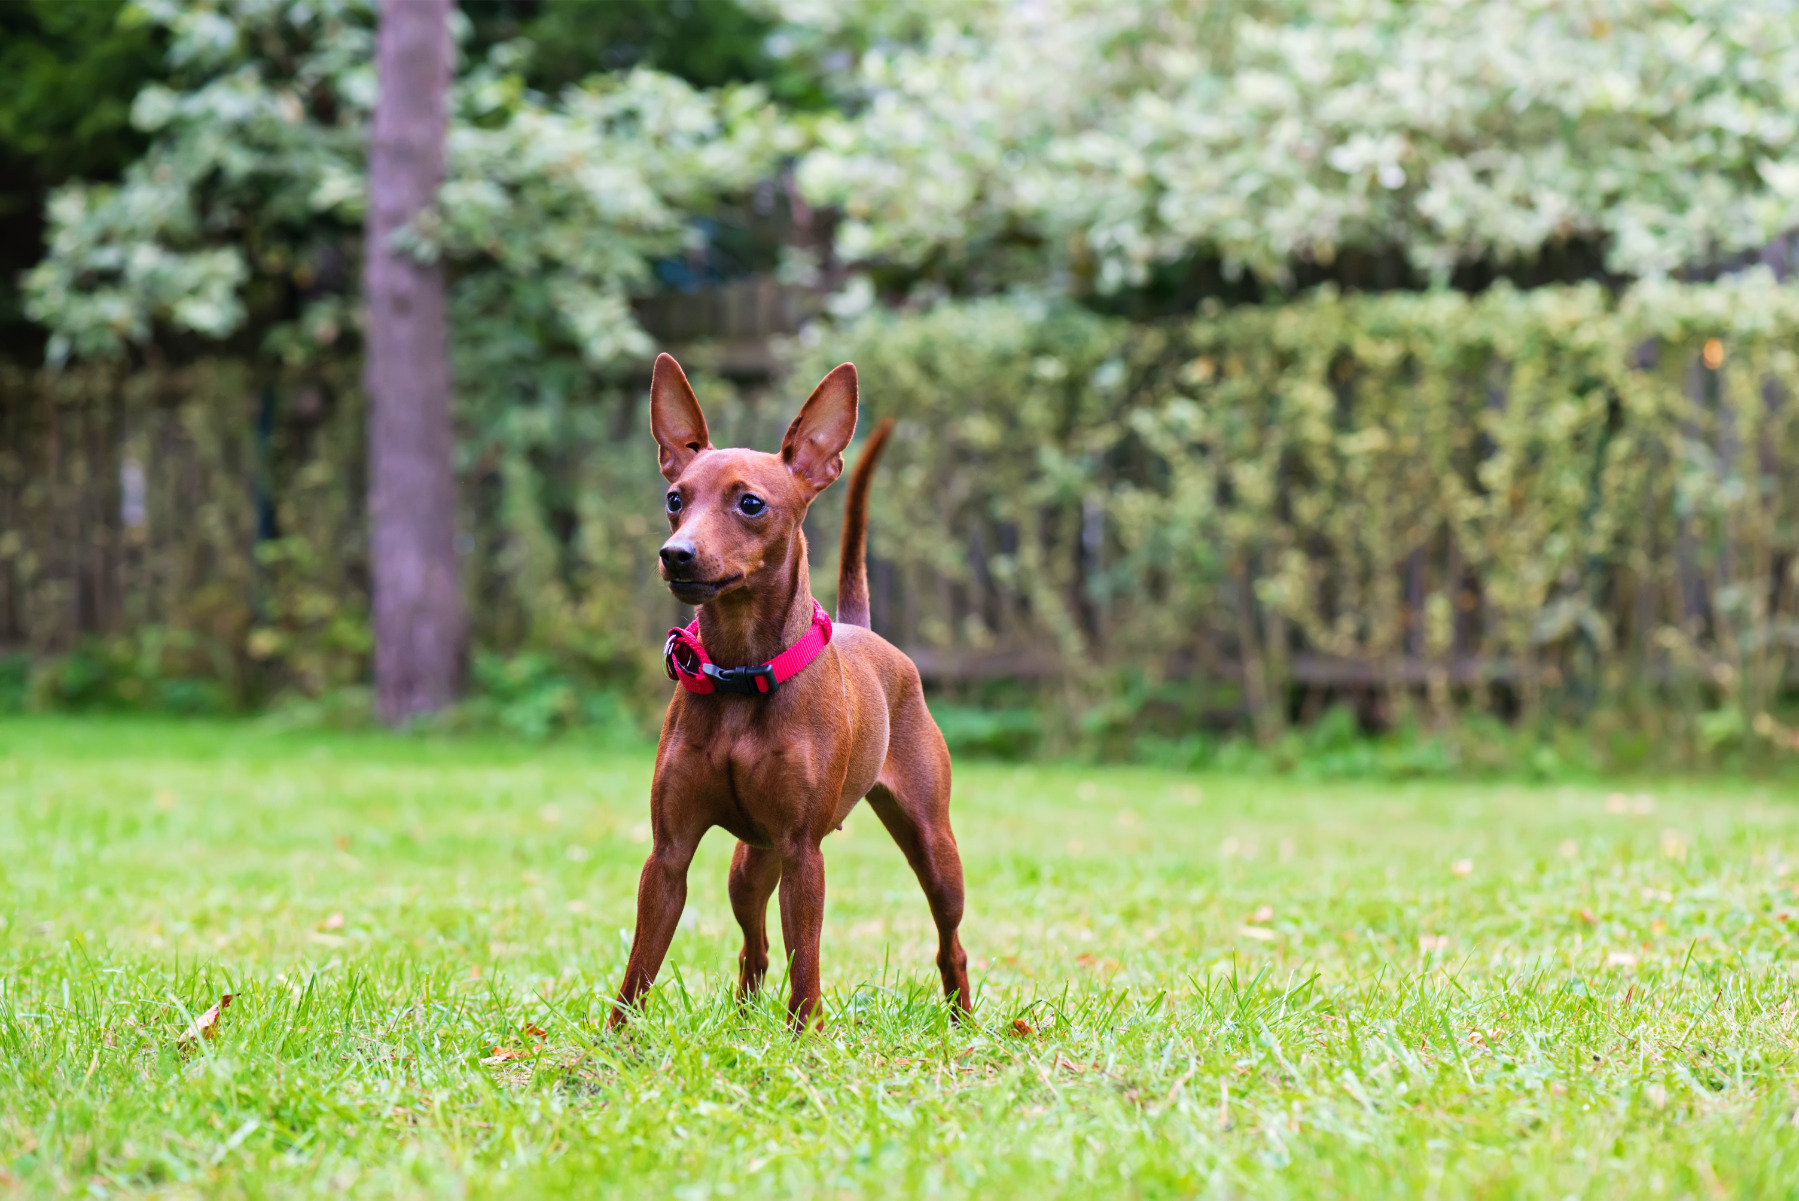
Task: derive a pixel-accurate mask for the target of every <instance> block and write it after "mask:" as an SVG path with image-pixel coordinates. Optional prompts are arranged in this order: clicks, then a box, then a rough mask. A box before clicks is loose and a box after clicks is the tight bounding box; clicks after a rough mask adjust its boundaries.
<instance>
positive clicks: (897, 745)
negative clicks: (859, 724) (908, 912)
mask: <svg viewBox="0 0 1799 1201" xmlns="http://www.w3.org/2000/svg"><path fill="white" fill-rule="evenodd" d="M915 704H916V709H917V712H907V711H902V714H901V717H902V720H900V721H896V722H895V723H894V729H893V735H892V738H891V740H890V741H889V743H888V748H887V763H886V765H885V766H884V767H883V768H882V769H881V778H880V782H879V783H877V784H876V785H875V786H874V789H873V790H872V791H870V792H869V794H868V804H869V807H870V808H871V809H873V810H874V811H875V815H876V816H877V817H879V818H880V819H881V824H882V825H884V826H886V827H887V832H888V833H889V834H891V835H893V841H895V842H897V843H898V844H899V847H900V850H901V851H903V852H905V855H906V862H908V863H910V864H911V865H912V872H913V874H914V875H916V876H917V877H918V883H919V885H920V886H921V887H922V888H923V889H924V895H925V901H926V903H927V904H929V905H930V907H931V919H932V920H933V921H934V922H936V924H937V970H938V971H939V972H941V973H942V975H943V994H944V996H946V997H949V998H950V999H951V1001H953V1002H954V1003H955V1004H956V1006H957V1008H958V1009H959V1010H960V1011H961V1012H963V1013H966V1012H968V1011H969V1010H970V1009H971V1007H972V1006H971V998H970V996H969V990H968V954H967V952H965V951H964V950H963V949H962V941H961V938H960V937H959V935H958V933H957V930H958V928H959V927H960V926H961V924H962V856H961V854H960V852H958V851H957V850H956V836H955V834H954V832H953V831H951V829H950V824H949V751H948V750H947V749H946V748H945V747H944V745H943V735H942V734H940V733H938V732H937V727H936V726H935V725H934V724H932V722H931V720H930V717H929V716H928V714H926V713H925V712H924V698H923V697H922V696H919V697H917V698H916V701H915ZM911 709H912V706H910V705H909V706H907V710H911ZM921 718H922V721H921V720H920V719H921Z"/></svg>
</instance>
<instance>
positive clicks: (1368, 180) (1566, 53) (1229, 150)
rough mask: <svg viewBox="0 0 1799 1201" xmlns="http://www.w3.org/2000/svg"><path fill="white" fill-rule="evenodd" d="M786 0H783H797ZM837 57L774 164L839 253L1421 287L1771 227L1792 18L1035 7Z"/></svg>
mask: <svg viewBox="0 0 1799 1201" xmlns="http://www.w3.org/2000/svg"><path fill="white" fill-rule="evenodd" d="M796 2H797V0H796ZM964 12H965V15H964V17H963V18H962V19H961V20H959V21H957V22H954V23H951V22H943V23H940V24H938V25H937V26H936V28H935V30H934V32H933V33H932V34H931V35H930V36H929V37H928V39H926V40H925V41H924V42H923V43H922V44H918V45H894V46H890V47H887V48H884V49H877V50H875V51H874V52H871V53H869V54H867V55H865V56H864V57H863V59H862V62H861V65H860V74H859V83H860V88H861V92H862V102H861V105H860V107H859V109H858V110H857V111H856V112H855V113H854V115H851V116H845V117H843V118H841V119H839V120H837V121H835V122H833V123H830V124H828V125H827V126H826V128H825V129H824V130H823V135H822V136H823V146H822V148H821V149H819V150H818V151H817V152H815V153H813V154H812V155H810V156H809V157H808V159H807V160H806V163H805V165H804V170H803V174H802V180H803V183H804V185H805V187H806V189H807V192H808V195H809V196H810V197H811V198H812V199H813V200H814V201H818V202H830V203H835V204H838V205H841V206H842V207H843V209H844V211H845V212H846V213H847V214H848V217H849V220H848V221H847V222H846V224H845V225H844V227H843V231H842V240H841V250H842V252H843V253H844V254H845V256H847V257H849V258H851V259H857V260H861V261H864V262H868V263H871V264H888V265H894V266H899V267H902V268H906V269H909V270H912V271H914V272H917V273H920V274H923V275H925V276H926V277H928V278H933V279H937V280H941V281H947V282H949V283H951V284H952V286H957V287H966V288H973V289H975V290H981V289H984V288H992V287H1003V286H1008V285H1013V284H1021V283H1022V284H1031V285H1036V286H1045V285H1047V286H1051V287H1054V288H1059V289H1067V290H1071V291H1073V292H1075V293H1077V294H1092V293H1101V294H1103V293H1108V292H1114V291H1117V290H1119V289H1122V288H1126V287H1130V286H1134V285H1137V284H1140V283H1142V282H1143V281H1144V280H1145V279H1146V278H1147V277H1149V275H1150V274H1151V273H1152V272H1154V271H1155V270H1157V269H1158V268H1163V267H1166V266H1168V265H1170V264H1177V263H1180V262H1182V261H1185V260H1189V259H1191V258H1194V257H1201V258H1214V259H1216V260H1219V261H1220V262H1221V264H1222V266H1223V268H1224V269H1225V271H1226V272H1227V273H1230V274H1247V275H1249V276H1252V277H1254V278H1256V279H1257V280H1260V281H1263V282H1265V283H1269V284H1273V285H1275V286H1282V285H1286V284H1289V283H1291V282H1292V281H1293V280H1294V279H1295V278H1296V274H1301V273H1303V272H1305V271H1306V270H1307V269H1308V268H1315V267H1324V268H1328V267H1329V266H1330V265H1331V264H1332V263H1333V262H1334V261H1336V260H1338V259H1340V258H1341V257H1342V256H1344V255H1346V254H1350V253H1360V254H1392V255H1395V256H1397V257H1398V258H1399V260H1400V261H1401V263H1402V264H1403V266H1404V267H1405V268H1407V269H1409V272H1410V273H1412V274H1413V275H1414V277H1415V278H1417V279H1419V280H1421V281H1423V282H1429V281H1436V282H1447V281H1449V280H1450V279H1451V278H1452V276H1453V274H1454V273H1455V272H1456V271H1457V269H1458V268H1461V267H1464V266H1467V265H1469V264H1474V263H1487V264H1494V265H1498V266H1500V267H1504V266H1505V265H1507V264H1516V263H1518V262H1520V261H1523V262H1529V261H1532V260H1536V259H1538V258H1540V257H1541V256H1544V255H1550V254H1555V253H1557V252H1558V251H1560V250H1563V249H1566V248H1568V247H1570V246H1574V245H1580V244H1585V245H1591V246H1594V247H1596V248H1597V255H1598V256H1599V258H1600V260H1601V262H1602V264H1603V267H1604V269H1605V270H1606V271H1608V272H1611V273H1615V274H1617V275H1623V276H1653V275H1660V274H1666V273H1670V272H1674V271H1677V270H1679V269H1681V268H1683V267H1691V266H1694V265H1701V266H1703V265H1710V264H1715V263H1718V262H1720V261H1724V260H1727V259H1729V258H1730V256H1732V255H1736V254H1738V253H1740V252H1744V251H1749V250H1753V249H1755V248H1758V247H1761V246H1763V245H1764V244H1766V243H1767V242H1769V240H1770V239H1772V238H1774V237H1776V236H1778V235H1781V234H1783V233H1785V232H1787V231H1789V230H1792V229H1794V228H1795V227H1799V9H1795V8H1794V7H1793V6H1791V5H1769V4H1761V3H1755V2H1753V0H1682V2H1679V3H1651V2H1649V0H1583V2H1581V3H1575V4H1563V3H1558V2H1555V0H1518V2H1516V3H1475V4H1432V5H1412V4H1401V3H1394V2H1391V0H1330V2H1327V3H1322V4H1320V3H1313V2H1310V0H1306V2H1300V0H1226V2H1225V3H1214V2H1211V0H1039V2H1037V3H1031V4H1016V3H1001V2H997V0H995V2H991V3H987V4H979V5H972V6H969V7H968V8H966V9H965V10H964Z"/></svg>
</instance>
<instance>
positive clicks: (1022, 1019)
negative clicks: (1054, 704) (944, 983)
mask: <svg viewBox="0 0 1799 1201" xmlns="http://www.w3.org/2000/svg"><path fill="white" fill-rule="evenodd" d="M649 768H650V764H649V760H648V758H647V756H646V755H644V754H642V753H620V752H602V751H588V750H584V749H583V748H581V747H580V746H578V745H574V744H560V745H556V746H553V747H551V748H548V749H541V748H527V747H523V746H517V745H507V744H503V743H495V742H479V741H455V742H451V741H432V740H426V739H406V738H390V737H384V736H377V735H324V734H276V733H271V732H269V731H267V730H264V729H260V728H258V727H255V726H248V725H204V724H202V725H188V726H183V725H174V724H158V723H149V722H125V721H86V722H82V721H72V720H54V719H20V720H12V721H8V722H4V723H0V923H3V925H0V986H3V989H4V991H3V992H0V1192H5V1191H8V1190H9V1189H10V1190H16V1191H18V1192H21V1193H25V1194H52V1193H63V1192H67V1193H84V1194H86V1193H96V1194H107V1195H110V1194H115V1193H121V1192H135V1191H164V1192H169V1193H173V1194H177V1195H188V1194H202V1195H262V1194H283V1195H285V1194H291V1193H306V1192H318V1193H323V1192H327V1191H333V1192H335V1191H345V1190H347V1191H349V1192H351V1193H353V1194H360V1195H390V1194H396V1193H397V1194H433V1195H435V1194H445V1195H453V1194H468V1195H477V1196H484V1195H491V1196H501V1195H503V1196H520V1195H530V1194H535V1193H557V1192H567V1193H576V1192H579V1193H583V1194H591V1193H601V1194H607V1193H610V1194H625V1195H633V1196H638V1195H642V1196H658V1195H660V1196H675V1197H683V1198H687V1197H702V1196H727V1195H736V1196H754V1195H782V1196H787V1195H796V1194H797V1195H829V1196H854V1195H874V1196H889V1195H892V1196H919V1195H927V1196H928V1195H938V1196H976V1195H979V1196H984V1197H1013V1196H1030V1197H1033V1198H1049V1197H1059V1196H1078V1197H1086V1198H1094V1197H1112V1196H1143V1197H1163V1196H1192V1195H1208V1196H1210V1195H1226V1196H1234V1195H1248V1194H1254V1195H1295V1196H1310V1195H1336V1196H1342V1195H1371V1194H1377V1193H1388V1194H1391V1193H1405V1194H1418V1195H1435V1196H1451V1195H1469V1194H1477V1195H1482V1196H1510V1195H1518V1196H1543V1197H1562V1196H1566V1195H1571V1194H1574V1195H1580V1196H1588V1197H1606V1196H1616V1197H1631V1198H1636V1197H1640V1196H1678V1195H1691V1196H1712V1195H1725V1194H1732V1195H1741V1196H1748V1195H1761V1196H1767V1195H1794V1194H1795V1192H1796V1191H1799V1130H1796V1129H1795V1128H1794V1114H1795V1107H1796V1106H1799V1063H1796V1062H1795V1056H1794V1037H1795V1026H1794V1016H1795V1003H1796V1001H1799V996H1796V992H1799V990H1796V988H1795V978H1794V975H1793V965H1792V960H1791V957H1790V954H1789V944H1790V940H1791V936H1790V933H1789V931H1790V927H1791V925H1792V923H1790V922H1789V921H1788V920H1787V917H1788V914H1789V911H1791V912H1794V913H1799V904H1796V902H1795V898H1794V895H1793V891H1794V890H1793V884H1794V877H1792V876H1789V875H1788V874H1787V864H1788V856H1789V855H1793V854H1796V853H1799V850H1796V848H1799V803H1796V798H1795V797H1793V796H1792V795H1790V792H1789V791H1788V790H1787V788H1785V787H1783V786H1777V785H1771V784H1755V783H1752V782H1728V781H1725V782H1716V783H1706V782H1660V783H1656V784H1648V783H1644V782H1642V781H1633V782H1630V783H1629V784H1627V785H1625V786H1624V790H1625V792H1627V793H1628V794H1630V796H1628V797H1622V796H1618V797H1612V798H1611V799H1609V800H1608V794H1609V793H1610V792H1611V791H1612V789H1611V787H1608V786H1605V785H1579V786H1573V785H1540V786H1539V785H1510V784H1491V783H1478V784H1474V783H1470V784H1444V783H1429V784H1422V783H1420V784H1394V785H1375V784H1354V785H1339V784H1319V783H1304V782H1295V781H1290V780H1288V781H1280V780H1252V779H1231V778H1215V777H1206V776H1197V777H1196V776H1183V775H1178V774H1172V773H1160V772H1155V771H1149V770H1135V769H1102V768H1086V767H1077V766H1059V767H1041V766H1000V765H992V764H976V763H970V764H965V765H962V766H961V767H960V768H959V770H958V776H957V784H956V791H957V796H956V808H955V815H956V823H957V830H958V833H959V835H960V839H961V843H962V849H963V855H964V858H965V860H966V863H967V867H968V882H969V905H968V918H967V924H966V926H965V927H964V939H965V941H966V943H967V946H968V948H969V953H970V956H971V959H972V961H973V966H974V967H975V971H974V973H973V975H974V978H975V980H976V981H977V984H976V987H977V990H978V993H979V995H978V998H977V1008H976V1019H975V1020H974V1021H973V1022H971V1023H967V1024H964V1025H962V1026H954V1025H951V1024H950V1023H949V1022H948V1020H947V1014H946V1010H945V1008H944V1007H943V1005H942V1004H941V1002H940V1001H939V1000H938V998H937V997H936V995H935V988H936V985H935V981H934V973H933V971H932V968H931V963H930V956H931V950H932V945H933V944H932V939H931V931H930V927H929V922H928V918H927V914H926V910H925V906H924V902H923V899H922V898H921V896H920V895H919V893H918V890H917V888H916V886H915V885H914V883H913V882H912V880H911V878H910V875H909V874H908V873H907V871H906V868H905V865H904V863H903V861H902V860H901V858H900V856H899V854H898V852H897V851H896V850H895V849H894V847H893V846H892V845H891V843H889V842H888V840H887V838H886V836H885V834H884V833H883V831H882V830H881V828H880V826H879V824H878V823H877V822H876V821H875V820H874V819H873V817H872V815H871V814H869V813H867V812H865V811H858V812H857V814H856V815H855V816H853V817H852V818H851V819H850V821H849V823H848V824H847V826H846V827H845V830H844V832H843V833H842V834H840V835H835V836H833V837H832V838H831V840H830V841H829V842H828V843H827V845H826V858H827V864H828V870H829V902H828V915H827V924H826V929H825V951H824V967H825V979H826V988H827V1008H828V1021H827V1025H826V1028H825V1030H824V1031H823V1032H822V1033H820V1034H815V1035H811V1036H807V1037H802V1038H798V1039H796V1038H794V1037H792V1036H790V1035H789V1034H788V1033H787V1032H786V1031H785V1029H784V1028H783V1026H782V1024H781V1017H782V1015H781V1011H780V998H781V995H782V994H781V991H780V987H779V984H778V982H777V983H776V987H775V988H774V989H773V990H771V992H772V993H773V995H772V996H770V997H769V998H767V1001H766V1003H765V1004H762V1005H760V1006H759V1007H757V1008H755V1009H753V1010H752V1011H751V1012H749V1013H747V1014H740V1013H739V1012H737V1010H736V1009H735V1008H734V1007H733V1006H732V1005H731V1004H730V1003H729V1000H728V995H727V990H728V987H729V985H730V982H731V980H732V978H733V976H732V967H733V963H734V958H735V954H736V946H737V943H736V937H735V929H734V926H733V924H732V922H731V920H730V917H729V910H728V908H727V906H726V903H725V894H724V876H725V866H726V861H727V856H728V854H729V843H728V841H727V840H726V839H725V838H724V836H723V835H722V834H715V835H714V837H713V838H712V839H711V840H709V841H708V842H707V844H706V845H705V846H704V847H703V848H702V850H701V853H700V857H699V859H698V861H697V862H696V864H695V868H694V874H693V879H692V888H691V892H690V896H691V902H690V904H691V908H690V912H689V913H688V916H687V919H686V920H685V922H684V924H683V929H682V931H681V933H680V935H679V936H678V937H677V939H676V941H675V946H674V949H673V952H672V955H671V964H670V966H669V967H667V968H665V969H664V972H663V977H662V984H661V986H660V987H659V988H658V990H657V992H656V993H655V994H654V997H653V1001H652V1004H651V1007H650V1012H649V1013H648V1015H647V1016H646V1017H645V1018H644V1019H643V1020H641V1021H639V1022H637V1023H636V1024H635V1025H634V1026H633V1027H632V1028H631V1030H630V1031H629V1032H628V1033H627V1034H626V1035H624V1036H623V1037H614V1036H610V1035H607V1034H604V1033H602V1032H601V1031H600V1029H599V1022H600V1020H601V1019H602V1018H603V1016H604V1014H605V1012H606V998H607V996H608V995H609V994H610V993H611V991H612V990H613V989H614V988H615V987H616V986H617V983H618V978H619V975H620V971H621V969H622V967H623V964H624V957H625V950H626V947H625V930H626V929H627V928H628V927H629V926H630V924H631V918H632V903H633V895H634V888H635V878H636V872H637V868H638V865H639V863H640V862H641V858H642V855H643V853H644V850H645V845H644V840H645V837H646V822H645V819H646V813H647V802H646V799H645V797H646V790H647V784H648V780H649ZM1639 793H1648V794H1652V799H1651V798H1638V797H1637V796H1636V794H1639ZM1614 810H1622V812H1615V811H1614ZM333 915H341V918H339V917H336V916H333ZM340 923H341V924H340ZM221 993H234V994H235V995H236V1000H235V1002H234V1003H233V1004H232V1005H231V1007H230V1008H229V1009H228V1010H226V1011H225V1014H224V1016H223V1018H222V1020H221V1023H220V1033H219V1037H218V1038H217V1039H216V1040H215V1041H212V1042H207V1043H203V1044H202V1045H201V1046H199V1047H198V1048H197V1049H194V1050H190V1051H186V1052H184V1051H183V1050H182V1049H181V1048H180V1046H179V1045H178V1044H179V1040H180V1036H181V1034H182V1032H183V1030H184V1029H185V1028H186V1027H187V1026H188V1025H189V1023H190V1022H191V1021H192V1020H193V1018H194V1017H195V1016H196V1015H198V1014H200V1013H201V1012H202V1011H203V1010H205V1009H206V1008H207V1007H208V1006H209V1005H211V1004H212V1003H213V1002H215V1001H216V1000H217V999H218V997H219V995H220V994H221ZM1015 1023H1016V1024H1015ZM527 1027H531V1028H535V1029H538V1030H542V1031H544V1032H545V1037H543V1038H539V1037H537V1036H536V1035H535V1034H533V1033H531V1032H530V1031H529V1030H527V1029H526V1028H527ZM1026 1028H1028V1033H1024V1032H1022V1031H1023V1030H1024V1029H1026ZM496 1046H497V1047H500V1048H502V1050H503V1053H502V1054H500V1055H496V1054H495V1048H496Z"/></svg>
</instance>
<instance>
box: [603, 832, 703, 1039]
mask: <svg viewBox="0 0 1799 1201" xmlns="http://www.w3.org/2000/svg"><path fill="white" fill-rule="evenodd" d="M699 845H700V840H699V839H698V838H697V837H691V836H688V835H687V834H685V833H683V834H681V835H679V836H669V835H665V834H664V833H663V832H661V831H658V832H657V835H656V844H655V846H654V847H652V848H651V850H650V857H649V859H647V860H646V861H645V862H644V865H643V874H642V875H641V876H639V877H638V879H637V933H636V934H634V935H633V936H632V938H631V959H630V961H629V962H628V963H627V964H626V965H625V982H624V984H623V985H622V986H621V987H620V988H619V990H618V1003H617V1004H616V1005H614V1006H613V1009H612V1016H611V1018H609V1019H608V1020H607V1023H606V1024H607V1025H608V1026H610V1027H612V1028H613V1029H617V1028H618V1027H619V1026H622V1025H623V1024H624V1022H625V1015H626V1014H627V1013H628V1012H629V1011H630V1010H631V1008H632V1007H633V1006H635V1005H636V1004H637V1002H638V1001H639V999H641V998H642V996H643V994H644V993H646V992H648V991H649V987H650V985H652V984H654V983H655V982H656V973H657V972H659V971H661V970H662V958H663V956H665V955H667V954H668V944H669V943H670V942H672V941H673V940H674V937H675V927H676V926H678V925H680V923H681V912H682V910H684V909H685V908H686V907H687V865H688V864H690V863H692V862H693V853H694V851H695V850H696V849H698V847H699Z"/></svg>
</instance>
